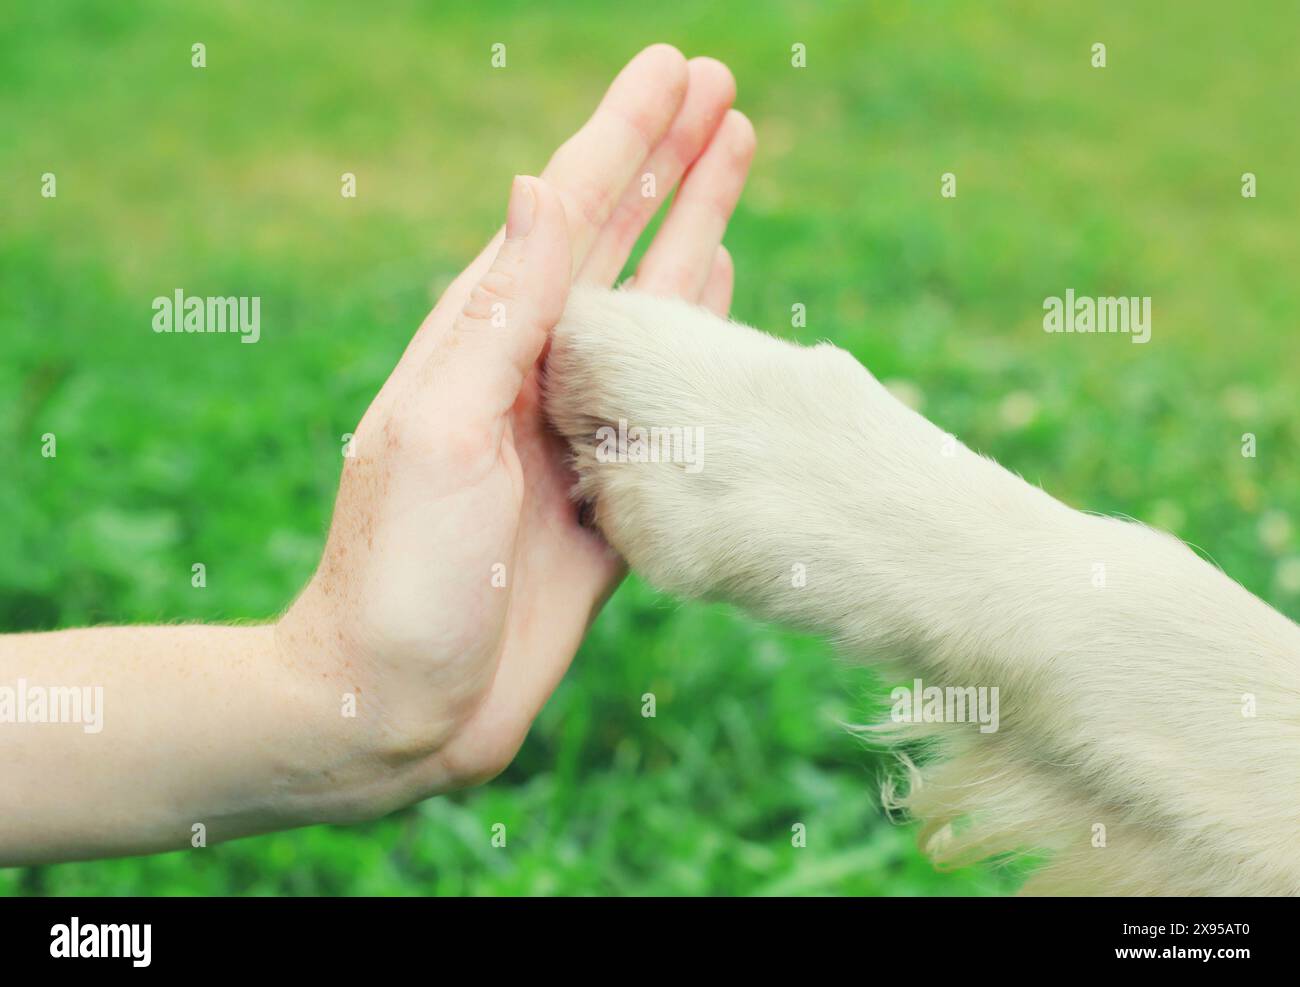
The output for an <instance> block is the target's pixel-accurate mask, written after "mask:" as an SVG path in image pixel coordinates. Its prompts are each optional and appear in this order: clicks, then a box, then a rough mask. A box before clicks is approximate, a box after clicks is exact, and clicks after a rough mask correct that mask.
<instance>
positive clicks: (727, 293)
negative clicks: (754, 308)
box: [700, 244, 736, 318]
mask: <svg viewBox="0 0 1300 987" xmlns="http://www.w3.org/2000/svg"><path fill="white" fill-rule="evenodd" d="M735 283H736V266H735V265H734V264H733V263H732V262H731V254H730V253H729V252H728V250H727V248H726V247H724V246H723V245H722V244H718V249H717V250H716V251H714V254H713V265H712V266H711V267H710V268H709V278H708V280H707V281H705V282H704V290H703V291H701V292H700V304H701V305H703V306H704V307H705V308H707V309H708V310H709V311H710V312H713V313H714V314H716V315H721V316H722V317H723V318H726V315H727V313H728V312H730V311H731V291H732V289H733V288H734V287H735Z"/></svg>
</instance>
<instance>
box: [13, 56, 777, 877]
mask: <svg viewBox="0 0 1300 987" xmlns="http://www.w3.org/2000/svg"><path fill="white" fill-rule="evenodd" d="M734 96H735V84H734V81H733V79H732V77H731V74H730V73H729V72H728V71H727V69H726V68H725V67H724V66H723V65H721V63H719V62H716V61H713V60H711V59H703V58H697V59H692V60H690V61H688V60H687V59H686V58H684V57H683V56H682V55H681V54H680V53H679V52H678V51H676V50H675V49H673V48H671V47H669V46H666V45H655V46H652V47H650V48H647V49H646V50H644V51H642V52H641V53H640V54H638V55H637V56H636V57H635V58H634V59H633V60H632V61H631V62H630V63H629V64H628V65H627V66H626V67H625V68H624V69H623V71H622V72H621V73H620V74H619V76H618V77H617V78H616V79H615V80H614V82H613V83H612V84H611V86H610V89H609V91H608V92H607V93H606V95H605V97H604V99H603V100H602V102H601V103H600V105H599V107H598V108H597V110H596V111H595V113H594V114H593V116H592V117H591V118H590V120H588V122H587V123H586V124H585V125H584V126H583V127H582V128H581V129H580V130H579V131H578V132H577V133H576V134H574V135H573V136H572V137H571V138H570V139H569V140H568V141H566V142H565V143H564V144H563V145H561V146H560V148H559V149H558V150H557V151H556V152H555V154H554V155H553V156H552V158H551V160H550V162H549V163H548V164H547V166H546V168H545V169H544V170H543V171H542V173H541V175H540V176H539V177H536V178H529V177H521V178H517V179H516V180H515V182H514V185H513V187H512V189H511V197H510V203H509V207H508V210H507V221H506V226H505V227H504V228H503V229H502V230H501V231H499V232H498V233H497V235H496V236H495V237H493V239H492V240H491V241H490V242H489V243H488V244H487V246H486V247H485V248H484V249H483V251H482V252H481V253H480V254H479V255H478V257H477V258H476V259H475V260H474V261H473V262H472V263H471V264H470V265H469V266H468V267H467V268H466V269H465V271H464V272H463V273H462V274H461V275H460V276H459V277H458V278H457V279H456V280H455V281H454V282H453V283H452V285H451V286H450V287H449V288H448V289H447V291H446V293H445V294H444V295H443V296H442V298H441V299H440V300H439V301H438V303H437V305H436V306H435V307H434V309H433V311H432V312H430V313H429V315H428V316H427V317H426V318H425V320H424V322H423V323H422V324H421V326H420V327H419V329H418V330H417V331H416V333H415V335H414V336H413V338H412V339H411V342H410V344H409V345H408V346H407V349H406V351H405V353H404V354H403V355H402V357H401V359H400V361H399V362H398V364H397V366H396V368H395V369H394V371H393V373H392V375H391V376H390V377H389V379H388V380H387V381H386V382H385V383H384V385H383V387H382V388H381V389H380V391H379V393H378V395H377V396H376V397H375V399H374V401H373V403H372V404H371V405H370V407H369V409H368V410H367V411H366V413H365V416H364V417H363V418H362V421H361V423H360V425H359V426H358V427H357V429H356V439H355V445H354V449H353V455H352V456H350V457H349V458H347V459H346V460H345V461H344V462H345V465H344V468H343V475H342V480H341V482H340V486H339V493H338V498H337V501H336V504H335V509H334V518H333V521H332V523H331V526H330V532H329V537H328V540H327V542H326V545H325V549H324V554H323V556H322V558H321V562H320V565H319V567H318V569H317V571H316V573H315V575H314V576H313V577H312V579H311V580H310V582H309V583H308V584H307V586H306V588H305V589H304V590H303V591H302V593H301V594H300V596H299V597H298V598H297V600H296V601H294V603H293V604H292V605H291V606H290V607H289V609H288V610H287V611H286V612H285V614H284V615H283V616H282V617H281V618H280V619H278V620H277V621H275V622H273V623H269V624H264V625H258V626H247V627H217V626H194V625H191V626H173V627H113V628H90V629H82V630H65V631H56V632H51V633H42V634H17V635H6V636H0V686H6V685H7V686H10V687H12V686H13V685H14V684H15V683H16V681H17V680H18V679H26V680H27V682H28V683H31V684H34V685H45V686H71V685H84V686H101V687H102V688H103V697H104V699H103V729H102V730H101V731H100V732H98V733H87V732H86V731H85V730H84V728H83V726H82V725H81V724H76V723H58V724H55V723H45V724H30V723H28V724H14V723H0V865H17V864H32V863H40V862H51V861H60V860H76V859H89V858H94V857H102V856H114V855H121V854H133V853H151V852H157V851H163V850H173V849H179V848H185V847H190V846H192V845H193V844H194V843H195V842H197V837H196V836H195V834H196V833H200V832H201V833H202V835H203V840H204V842H206V843H207V844H209V845H210V844H212V843H216V842H220V841H223V840H228V839H234V838H237V837H240V836H247V835H251V834H255V833H263V832H268V831H271V830H277V829H285V828H289V827H294V826H303V825H310V824H313V823H320V822H348V821H354V820H360V819H367V818H373V817H376V816H380V815H383V814H385V813H387V812H390V811H392V810H394V809H396V808H399V807H401V806H404V805H408V804H410V803H412V802H415V801H418V800H420V799H423V798H426V797H429V796H431V795H436V794H439V793H442V792H447V791H451V790H453V789H457V788H461V787H464V786H467V785H472V784H476V783H479V782H482V781H485V780H487V779H490V778H491V777H493V776H494V775H496V774H497V773H498V772H500V771H501V770H502V769H503V768H504V767H505V766H506V765H507V764H509V763H510V761H511V760H512V759H513V757H514V755H515V753H516V752H517V751H518V749H519V746H520V745H521V744H522V742H523V740H524V737H525V735H526V734H527V732H528V729H529V727H530V725H531V724H532V722H533V719H534V718H535V717H536V715H537V713H538V711H539V710H540V709H541V707H542V705H543V704H544V703H545V702H546V700H547V698H548V697H549V696H550V695H551V693H552V691H553V690H554V689H555V687H556V685H557V683H558V682H559V680H560V678H561V677H562V676H563V675H564V673H565V671H566V669H567V668H568V666H569V663H570V661H571V660H572V658H573V654H574V652H575V650H576V649H577V647H578V644H579V642H580V641H581V639H582V637H583V635H584V634H585V632H586V629H587V627H588V625H589V624H590V622H591V620H592V618H593V617H594V616H595V614H596V612H597V611H598V610H599V608H600V606H601V604H602V603H603V602H604V600H605V599H606V598H607V597H608V595H609V594H610V592H612V590H613V588H614V587H615V586H616V585H617V583H618V581H619V580H620V579H621V578H622V575H623V572H624V568H623V564H622V562H621V561H620V560H619V559H618V557H617V556H616V555H614V554H613V552H612V551H611V550H610V549H609V548H608V547H607V546H606V545H605V544H604V543H603V542H602V541H601V539H600V538H599V537H598V536H597V535H595V534H594V533H592V532H591V531H589V530H588V529H587V528H585V527H583V526H582V525H581V524H580V523H579V521H578V517H577V514H576V511H575V508H574V505H573V503H572V501H571V500H570V498H569V489H570V486H571V484H572V477H571V476H570V475H569V473H568V471H567V469H566V467H565V462H564V446H563V444H562V442H561V441H560V440H559V439H558V438H557V437H556V436H555V435H553V434H552V433H550V432H549V431H547V429H546V428H545V425H544V422H543V419H542V416H541V412H540V407H539V387H538V369H539V366H540V363H541V361H542V360H543V359H544V355H545V348H546V344H547V339H548V334H549V332H550V330H551V328H552V327H553V326H554V325H555V323H556V322H557V321H558V319H559V317H560V314H561V312H562V311H563V309H564V304H565V299H566V297H567V294H568V289H569V285H570V283H571V282H572V281H574V280H582V281H590V282H595V283H599V284H604V285H609V284H611V283H612V282H613V281H614V279H615V278H616V277H617V276H618V274H619V272H620V271H621V270H622V268H623V266H624V264H625V263H626V261H627V259H628V257H629V255H630V253H631V251H632V248H633V246H634V244H635V243H636V241H637V239H638V237H639V236H640V234H641V232H642V231H643V230H644V228H645V226H646V224H647V223H648V222H649V220H650V219H651V218H652V216H653V214H654V212H655V211H656V210H657V209H658V207H659V206H660V205H661V204H662V202H663V200H664V198H665V197H666V195H667V192H668V190H669V189H671V188H673V187H674V185H676V184H677V183H678V182H679V180H680V182H681V184H680V187H679V189H678V193H677V196H676V198H675V200H674V203H673V205H672V207H671V209H670V211H669V213H668V215H667V217H666V219H665V221H664V223H663V224H662V225H661V227H660V229H659V232H658V234H657V236H656V238H655V240H654V242H653V243H652V244H651V246H650V247H649V249H648V250H647V252H646V254H645V256H644V258H643V260H642V262H641V264H640V266H639V267H638V269H637V272H636V274H635V283H636V285H637V287H638V288H640V289H642V290H646V291H651V292H654V293H657V294H663V295H675V296H680V297H682V298H686V299H688V300H692V301H698V302H700V303H702V304H704V305H706V306H708V307H709V308H711V309H713V310H715V311H717V312H719V313H724V314H725V312H726V310H727V308H728V306H729V305H730V301H731V290H732V265H731V259H730V257H729V256H728V254H727V252H726V250H725V249H724V248H723V247H722V245H721V239H722V235H723V232H724V230H725V227H726V223H727V219H728V218H729V216H730V214H731V211H732V209H733V207H734V205H735V203H736V200H737V198H738V197H739V195H740V191H741V188H742V186H743V184H744V181H745V176H746V174H747V172H748V168H749V162H750V159H751V158H752V155H753V151H754V132H753V128H752V127H751V126H750V124H749V122H748V121H747V120H746V119H745V118H744V116H742V115H741V114H740V113H738V112H737V111H735V110H733V109H731V104H732V101H733V99H734ZM647 173H652V174H654V175H655V179H656V186H657V189H658V195H656V196H655V197H652V198H647V197H645V196H643V195H642V188H643V185H642V176H644V175H645V174H647ZM683 176H685V177H684V178H683ZM249 550H251V548H250V549H249ZM502 583H504V585H502ZM349 697H351V698H349ZM353 705H354V706H355V715H354V716H350V715H345V714H346V713H347V712H348V711H349V710H350V708H351V707H352V706H353ZM196 827H202V829H201V830H199V829H197V828H196Z"/></svg>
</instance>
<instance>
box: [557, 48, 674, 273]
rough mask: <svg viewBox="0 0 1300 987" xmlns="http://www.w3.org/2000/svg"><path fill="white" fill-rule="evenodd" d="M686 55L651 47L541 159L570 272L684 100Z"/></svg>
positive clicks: (639, 56) (668, 49)
mask: <svg viewBox="0 0 1300 987" xmlns="http://www.w3.org/2000/svg"><path fill="white" fill-rule="evenodd" d="M688 78H689V74H688V70H687V65H686V57H685V56H684V55H683V54H682V53H681V52H680V51H678V50H677V49H676V48H674V47H673V46H672V45H664V44H658V45H651V46H650V47H649V48H646V49H645V50H643V51H641V52H640V53H639V54H637V55H636V57H634V58H633V59H632V61H630V62H628V63H627V65H626V66H625V67H624V68H623V71H621V72H620V73H619V74H618V75H617V77H615V79H614V81H613V82H612V83H610V86H609V89H608V90H607V91H606V93H605V96H604V98H603V99H602V100H601V101H600V105H599V106H597V107H596V111H595V112H594V113H593V114H592V115H591V118H590V119H589V120H588V121H587V122H586V123H585V124H583V126H582V129H581V130H579V131H578V132H577V133H576V134H574V135H573V136H572V137H570V138H569V139H568V140H567V141H565V142H564V143H563V144H562V145H560V147H559V149H558V150H556V152H555V154H554V155H552V157H551V160H550V161H549V162H548V163H547V165H546V168H545V170H544V171H543V172H542V176H541V177H542V178H543V179H545V180H546V181H547V182H549V183H550V184H551V187H552V188H554V189H555V190H556V191H557V192H559V193H560V199H561V201H563V203H564V211H565V215H566V217H567V219H568V223H569V238H570V242H571V244H572V247H573V270H574V271H578V270H580V269H581V268H582V262H583V261H584V260H585V259H586V257H587V252H588V251H589V250H590V249H591V245H592V243H593V241H595V239H596V234H598V233H599V232H600V230H601V228H602V227H603V226H604V225H605V221H606V220H608V219H609V217H610V214H611V213H612V212H613V210H614V207H615V206H616V205H617V204H618V202H619V200H620V198H621V197H622V194H623V190H624V189H625V188H627V186H628V184H629V183H630V182H632V181H633V180H634V179H636V178H637V176H638V175H639V173H640V171H641V170H642V167H643V165H644V164H645V161H646V160H647V158H649V156H650V152H651V151H652V150H653V149H654V148H655V146H656V145H657V144H658V143H659V141H660V139H661V138H662V137H663V136H664V134H665V133H666V132H667V131H668V127H669V126H670V125H671V124H672V122H673V119H674V118H675V117H676V116H677V111H678V110H680V109H681V106H682V102H683V101H684V100H685V98H686V88H687V82H688Z"/></svg>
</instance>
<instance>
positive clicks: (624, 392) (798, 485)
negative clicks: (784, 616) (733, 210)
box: [544, 287, 879, 610]
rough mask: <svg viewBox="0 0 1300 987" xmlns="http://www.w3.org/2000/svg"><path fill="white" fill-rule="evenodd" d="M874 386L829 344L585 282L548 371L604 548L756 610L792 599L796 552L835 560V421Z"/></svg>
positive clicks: (842, 436)
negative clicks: (778, 597) (800, 342)
mask: <svg viewBox="0 0 1300 987" xmlns="http://www.w3.org/2000/svg"><path fill="white" fill-rule="evenodd" d="M868 384H869V385H874V386H876V387H879V385H876V384H875V381H874V379H873V378H871V377H870V375H869V374H867V373H866V371H865V370H864V369H863V368H862V367H861V366H860V365H859V364H858V363H857V362H856V361H855V360H853V358H852V357H850V356H848V355H847V354H845V353H843V352H842V351H840V350H836V349H834V348H833V347H829V346H818V347H812V348H808V347H802V346H796V345H794V344H791V343H788V342H785V341H783V340H780V339H777V338H775V337H773V336H769V335H766V334H764V333H761V332H758V331H757V330H754V329H750V328H748V327H745V326H741V325H738V324H736V323H733V322H729V321H727V320H725V319H721V318H718V317H717V316H715V315H713V314H711V313H709V312H707V311H706V310H704V309H701V308H698V307H696V306H693V305H690V304H688V303H685V302H682V301H679V300H671V299H661V298H656V297H653V296H650V295H645V294H640V293H637V292H632V291H607V290H599V289H593V288H584V287H579V288H575V289H574V291H573V293H572V295H571V297H570V300H569V304H568V307H567V309H566V311H565V314H564V317H563V319H562V320H561V322H560V323H559V325H558V326H557V327H556V329H555V332H554V334H553V338H552V342H551V348H550V352H549V354H548V356H547V362H546V371H545V377H544V388H545V401H546V409H547V413H548V415H549V417H550V420H551V423H552V425H553V426H554V427H555V428H556V429H557V430H558V431H559V433H560V434H561V435H563V436H564V438H565V439H567V440H568V442H569V445H570V447H571V449H572V461H573V465H574V468H575V471H576V473H577V476H578V481H577V485H576V488H575V492H574V493H575V497H577V498H578V499H580V500H583V501H586V502H588V503H589V504H590V505H591V507H592V508H593V517H594V520H595V523H596V525H597V527H598V528H599V529H600V531H601V532H602V533H603V534H604V536H605V538H606V539H607V540H608V541H609V542H610V544H611V545H613V547H614V548H615V549H616V550H617V551H618V552H619V553H620V554H622V555H623V557H624V558H625V559H627V561H628V562H629V563H630V564H631V565H632V566H633V568H636V569H638V570H640V571H641V572H642V573H643V575H645V576H646V577H647V578H648V579H649V580H650V581H651V582H653V583H655V584H656V585H658V586H660V587H661V588H663V589H665V590H668V591H670V592H674V593H678V594H681V595H688V596H712V597H718V596H721V597H726V598H728V599H731V600H733V601H735V602H738V603H740V604H742V605H749V606H751V607H755V608H756V609H759V610H771V609H772V608H771V607H768V606H764V605H763V603H764V600H765V598H767V597H770V596H771V594H773V593H776V592H779V591H780V590H781V589H782V588H785V589H787V590H788V588H789V586H790V582H791V579H792V574H793V575H794V577H797V573H798V566H799V564H800V560H801V559H803V560H807V559H808V558H810V557H813V556H820V557H824V556H825V555H826V554H827V552H832V551H833V546H831V545H828V544H827V541H828V539H829V540H832V541H833V540H835V538H836V534H837V532H838V531H839V525H838V524H837V523H836V524H830V525H827V523H826V519H827V518H832V519H835V518H839V517H840V514H839V512H840V510H841V508H840V505H839V504H838V500H839V498H840V496H841V484H842V479H843V469H842V465H843V464H842V463H839V464H837V462H836V460H837V457H842V456H852V455H855V450H854V448H853V445H854V441H853V439H852V438H850V437H851V436H853V435H855V434H856V433H855V432H854V431H853V430H846V429H845V427H844V419H845V416H846V415H850V414H852V413H853V412H852V411H851V408H850V405H852V404H854V403H860V401H861V393H862V390H863V387H864V386H866V385H868ZM832 501H835V502H836V503H832ZM803 519H816V521H815V522H813V523H810V522H809V521H807V520H803ZM828 531H829V534H828ZM778 609H779V608H778Z"/></svg>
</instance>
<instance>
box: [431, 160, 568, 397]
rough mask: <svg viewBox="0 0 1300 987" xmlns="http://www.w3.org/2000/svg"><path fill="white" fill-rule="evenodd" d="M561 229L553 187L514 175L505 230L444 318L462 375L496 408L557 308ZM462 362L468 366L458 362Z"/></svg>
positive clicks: (524, 373) (533, 356) (562, 271)
mask: <svg viewBox="0 0 1300 987" xmlns="http://www.w3.org/2000/svg"><path fill="white" fill-rule="evenodd" d="M570 257H571V251H570V248H569V229H568V225H567V223H566V222H565V218H564V206H563V205H562V204H561V202H560V197H559V195H558V194H557V193H556V192H555V190H554V189H553V188H551V186H550V185H548V184H547V183H546V182H544V181H542V180H541V179H540V178H531V177H526V176H516V177H515V181H514V185H513V186H512V187H511V190H510V206H509V209H508V210H507V213H506V234H505V239H504V240H503V241H502V243H501V248H500V250H498V251H497V255H496V258H495V259H494V260H493V261H492V266H491V268H489V269H488V271H487V273H486V274H484V275H483V278H482V280H480V281H479V283H478V284H477V285H475V286H474V288H473V290H472V291H471V292H470V295H469V298H468V300H467V301H466V302H465V307H464V308H463V309H462V310H461V312H460V314H459V315H458V316H457V317H456V320H455V322H454V324H453V326H452V331H451V337H450V339H449V343H450V344H451V347H452V350H453V352H458V356H457V357H455V359H456V360H457V362H458V363H459V362H460V360H461V359H463V360H464V361H465V364H461V366H462V369H463V371H464V373H466V375H472V377H473V379H474V381H475V385H476V387H482V388H485V390H486V394H487V396H488V397H489V399H490V400H491V402H492V404H493V405H494V406H496V407H497V410H499V411H502V412H504V411H505V410H506V409H508V408H509V407H510V406H511V405H512V404H514V401H515V398H516V397H517V396H518V394H519V388H520V387H521V386H522V385H523V382H524V380H525V379H526V378H527V377H528V374H529V372H530V371H531V370H532V369H533V366H534V365H535V364H536V363H537V358H538V357H539V356H540V355H541V352H542V348H543V347H544V346H545V344H546V339H547V337H548V335H549V334H550V331H551V329H552V328H554V326H555V324H556V323H557V322H559V321H560V316H561V315H562V314H563V313H564V304H565V301H566V300H567V299H568V296H569V278H570V271H571V267H570V265H571V260H570ZM466 364H468V366H467V365H466Z"/></svg>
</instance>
